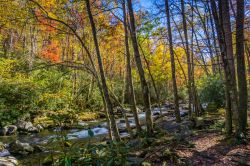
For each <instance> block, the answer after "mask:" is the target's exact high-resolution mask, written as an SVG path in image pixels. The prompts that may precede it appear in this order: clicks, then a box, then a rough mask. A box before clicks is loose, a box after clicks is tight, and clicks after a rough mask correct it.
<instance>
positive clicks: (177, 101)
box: [165, 0, 181, 122]
mask: <svg viewBox="0 0 250 166" xmlns="http://www.w3.org/2000/svg"><path fill="white" fill-rule="evenodd" d="M165 7H166V15H167V26H168V40H169V50H170V58H171V70H172V83H173V90H174V104H175V108H174V110H175V117H176V122H181V116H180V110H179V98H178V89H177V84H176V75H175V60H174V48H173V40H172V29H171V24H170V14H169V5H168V0H165Z"/></svg>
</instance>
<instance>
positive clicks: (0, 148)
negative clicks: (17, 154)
mask: <svg viewBox="0 0 250 166" xmlns="http://www.w3.org/2000/svg"><path fill="white" fill-rule="evenodd" d="M9 155H10V152H9V151H8V150H7V149H6V145H5V144H3V143H2V142H0V157H5V156H9Z"/></svg>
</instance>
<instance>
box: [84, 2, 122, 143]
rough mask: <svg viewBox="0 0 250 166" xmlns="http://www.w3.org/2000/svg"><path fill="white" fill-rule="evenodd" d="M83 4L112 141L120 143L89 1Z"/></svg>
mask: <svg viewBox="0 0 250 166" xmlns="http://www.w3.org/2000/svg"><path fill="white" fill-rule="evenodd" d="M85 2H86V7H87V12H88V17H89V21H90V25H91V29H92V35H93V39H94V44H95V50H96V56H97V60H98V65H99V72H100V77H101V86H102V89H103V94H104V98H105V101H106V104H107V110H108V112H109V115H110V124H111V129H112V136H114V139H115V140H116V141H120V136H119V132H118V128H117V126H116V121H115V115H114V112H113V105H112V102H111V99H110V95H109V91H108V87H107V83H106V78H105V74H104V70H103V64H102V57H101V53H100V50H99V44H98V40H97V34H96V27H95V22H94V19H93V15H92V12H91V8H90V3H89V0H85Z"/></svg>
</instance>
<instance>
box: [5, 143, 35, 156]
mask: <svg viewBox="0 0 250 166" xmlns="http://www.w3.org/2000/svg"><path fill="white" fill-rule="evenodd" d="M9 151H10V152H11V153H14V154H21V155H27V154H29V153H32V152H33V151H34V148H33V147H32V146H30V144H28V143H22V142H20V141H19V140H16V141H14V142H12V143H10V145H9Z"/></svg>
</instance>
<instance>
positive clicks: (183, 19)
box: [181, 0, 192, 117]
mask: <svg viewBox="0 0 250 166" xmlns="http://www.w3.org/2000/svg"><path fill="white" fill-rule="evenodd" d="M181 14H182V24H183V30H184V38H185V45H186V56H187V63H188V109H189V117H191V116H192V108H191V103H192V76H191V70H192V69H191V59H190V51H189V43H188V35H187V23H186V14H185V6H184V0H181Z"/></svg>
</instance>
